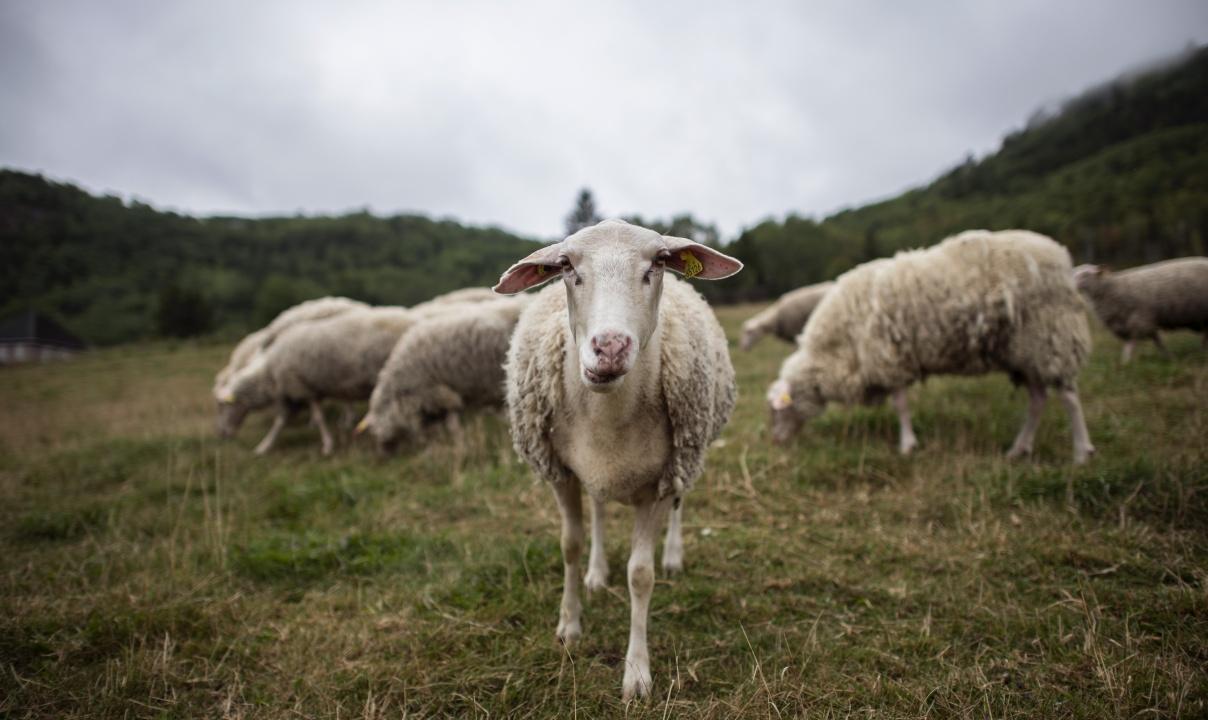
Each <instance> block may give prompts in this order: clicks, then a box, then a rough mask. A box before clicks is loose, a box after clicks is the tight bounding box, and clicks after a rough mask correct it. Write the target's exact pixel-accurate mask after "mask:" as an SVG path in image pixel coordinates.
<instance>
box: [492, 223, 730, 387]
mask: <svg viewBox="0 0 1208 720" xmlns="http://www.w3.org/2000/svg"><path fill="white" fill-rule="evenodd" d="M668 269H670V270H674V271H675V272H679V273H682V274H683V275H684V276H686V277H689V278H692V277H699V278H703V279H706V280H714V279H720V278H724V277H729V276H730V275H733V274H734V273H736V272H738V271H739V270H741V269H742V263H740V262H738V261H737V260H735V259H734V258H731V257H729V256H727V255H723V254H722V253H719V252H717V251H716V250H713V249H712V248H709V247H706V246H704V245H700V244H698V243H695V242H692V241H691V240H686V239H684V238H676V237H670V236H664V235H659V234H658V233H656V232H654V231H653V230H647V229H645V228H641V227H638V226H636V225H630V224H628V223H626V222H623V221H620V220H605V221H604V222H602V223H600V224H598V225H594V226H592V227H589V228H584V229H582V230H580V231H579V232H577V233H575V234H574V235H571V236H570V237H568V238H566V239H565V240H563V241H562V242H560V243H556V244H554V245H550V246H548V247H545V248H542V249H541V250H538V251H537V252H535V253H533V254H532V255H530V256H529V257H527V258H525V259H524V260H522V261H520V262H519V263H517V264H515V265H513V266H512V267H511V268H510V269H509V270H508V271H507V272H506V273H504V275H503V277H502V278H500V280H499V284H498V285H497V286H496V287H495V291H496V292H501V293H514V292H519V291H521V290H524V289H526V288H530V287H535V286H537V285H540V284H542V283H544V282H546V281H548V280H552V279H554V278H560V279H561V280H562V283H563V285H564V286H565V287H566V303H567V310H568V313H569V316H570V317H569V321H570V329H571V333H572V336H573V340H574V344H575V348H576V349H577V351H578V352H577V356H578V366H579V378H580V380H582V382H583V384H584V385H586V386H587V387H588V388H590V389H591V390H593V391H595V392H612V391H613V390H615V389H616V388H617V387H620V385H621V384H622V383H623V381H624V379H625V375H626V374H627V373H628V372H629V371H630V370H632V369H633V367H634V364H635V363H636V362H637V361H638V359H639V358H640V357H641V353H642V350H643V349H644V348H646V347H647V346H648V345H649V343H650V339H651V337H652V336H653V334H654V332H655V330H656V328H657V327H658V312H659V299H660V298H661V296H662V292H663V273H664V271H666V270H668Z"/></svg>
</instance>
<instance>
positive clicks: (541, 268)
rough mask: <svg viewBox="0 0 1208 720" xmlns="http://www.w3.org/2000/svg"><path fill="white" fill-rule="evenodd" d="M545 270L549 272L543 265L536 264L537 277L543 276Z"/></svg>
mask: <svg viewBox="0 0 1208 720" xmlns="http://www.w3.org/2000/svg"><path fill="white" fill-rule="evenodd" d="M547 272H549V271H548V270H546V269H545V266H544V265H538V266H537V275H538V276H539V277H545V273H547Z"/></svg>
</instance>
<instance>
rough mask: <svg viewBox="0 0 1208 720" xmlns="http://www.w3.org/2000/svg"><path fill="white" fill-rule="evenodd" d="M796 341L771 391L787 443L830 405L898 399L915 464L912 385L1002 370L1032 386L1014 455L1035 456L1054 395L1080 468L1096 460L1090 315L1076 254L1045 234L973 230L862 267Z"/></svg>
mask: <svg viewBox="0 0 1208 720" xmlns="http://www.w3.org/2000/svg"><path fill="white" fill-rule="evenodd" d="M797 343H798V346H797V350H796V352H794V353H793V354H792V355H790V356H789V357H788V359H786V360H785V361H784V364H783V366H782V367H781V369H780V377H779V379H777V380H776V382H775V383H773V384H772V386H771V388H770V389H769V390H768V403H769V405H770V407H771V412H772V431H773V439H774V440H776V441H777V442H783V441H785V440H787V439H788V438H789V437H791V436H792V435H793V433H795V432H796V431H797V429H798V428H799V427H800V425H801V424H802V423H803V422H804V421H806V420H808V419H810V418H812V417H814V416H815V415H818V414H819V413H821V412H822V410H823V409H824V408H825V406H826V403H827V402H831V401H836V402H842V403H849V404H851V403H858V402H876V401H878V400H880V399H881V398H883V397H885V396H886V395H892V398H893V404H894V407H895V408H896V409H897V412H898V417H899V420H900V422H901V437H900V443H899V449H900V450H901V452H902V453H903V454H906V453H909V452H910V451H911V450H912V449H913V448H914V447H915V445H916V444H917V441H916V439H915V436H914V430H913V428H912V427H911V424H910V411H909V409H908V407H907V405H906V388H907V387H908V386H909V385H911V384H912V383H914V382H916V381H918V380H921V379H924V378H926V377H927V376H928V375H935V374H942V373H957V374H966V375H978V374H983V373H987V372H993V371H1002V372H1006V373H1008V374H1009V375H1010V376H1011V379H1012V380H1013V381H1014V382H1016V383H1026V384H1027V386H1028V391H1029V394H1030V399H1031V400H1030V404H1029V407H1028V416H1027V419H1026V421H1025V423H1024V425H1023V429H1022V430H1020V432H1019V435H1018V437H1016V439H1015V443H1014V445H1012V447H1011V450H1010V453H1009V455H1010V456H1011V457H1015V456H1018V455H1025V454H1028V453H1030V452H1031V451H1032V441H1033V438H1034V436H1035V434H1036V427H1037V424H1038V423H1039V422H1040V415H1041V412H1042V411H1043V409H1044V403H1045V395H1046V389H1047V388H1049V387H1053V388H1057V389H1058V391H1059V392H1060V393H1061V398H1062V400H1063V401H1064V402H1065V406H1066V410H1067V411H1068V412H1069V416H1070V425H1071V429H1072V433H1073V438H1074V462H1075V463H1082V462H1085V461H1086V459H1087V458H1088V457H1089V456H1090V454H1091V453H1093V452H1094V447H1093V446H1092V445H1091V441H1090V437H1089V436H1088V434H1087V431H1086V423H1085V422H1084V420H1083V417H1082V405H1081V403H1080V402H1079V399H1078V390H1077V379H1078V371H1079V369H1080V368H1081V367H1082V365H1083V364H1084V363H1085V361H1086V358H1087V356H1088V355H1089V354H1090V348H1091V340H1090V331H1089V329H1088V327H1087V321H1086V313H1085V310H1084V305H1083V302H1082V299H1081V298H1080V297H1079V296H1078V292H1077V290H1075V289H1074V284H1073V280H1072V278H1071V271H1070V257H1069V253H1068V252H1066V250H1065V248H1063V247H1061V246H1060V245H1058V244H1057V243H1055V242H1053V241H1052V240H1051V239H1049V238H1047V237H1045V236H1043V235H1038V234H1036V233H1032V232H1028V231H1025V230H1005V231H1002V232H988V231H985V230H970V231H968V232H964V233H961V234H960V235H957V236H955V237H951V238H948V239H947V240H944V241H943V242H941V243H940V244H939V245H936V246H935V247H932V248H928V249H925V250H913V251H909V252H900V253H898V254H897V255H896V256H895V257H894V258H892V259H883V260H875V261H873V262H870V263H866V264H864V265H861V266H859V267H857V268H855V269H854V270H851V271H849V272H847V273H845V274H844V275H842V276H841V277H840V278H839V280H838V281H837V284H836V286H835V288H834V289H833V290H832V291H831V292H830V293H829V294H828V295H827V296H826V299H824V300H823V301H822V304H821V305H819V306H818V309H817V310H816V311H815V312H814V316H813V317H812V318H811V319H810V322H809V324H808V325H806V328H805V332H803V333H802V334H801V337H800V338H798V341H797Z"/></svg>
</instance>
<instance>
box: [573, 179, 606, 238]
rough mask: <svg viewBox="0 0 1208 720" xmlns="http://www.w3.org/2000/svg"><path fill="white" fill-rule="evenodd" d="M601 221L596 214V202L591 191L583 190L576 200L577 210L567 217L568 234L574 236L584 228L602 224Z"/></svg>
mask: <svg viewBox="0 0 1208 720" xmlns="http://www.w3.org/2000/svg"><path fill="white" fill-rule="evenodd" d="M600 219H601V218H600V216H599V215H597V214H596V200H595V198H594V197H592V195H591V190H590V189H588V188H583V189H582V190H580V191H579V197H578V199H576V200H575V209H574V210H572V211H571V213H570V215H567V216H566V234H567V235H574V234H575V233H577V232H578V231H580V230H582V229H583V228H585V227H590V226H592V225H595V224H596V223H598V222H600Z"/></svg>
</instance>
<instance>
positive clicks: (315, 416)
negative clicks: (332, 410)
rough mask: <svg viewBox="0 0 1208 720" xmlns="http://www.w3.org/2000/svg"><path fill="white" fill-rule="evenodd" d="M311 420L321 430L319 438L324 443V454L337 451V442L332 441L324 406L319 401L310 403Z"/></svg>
mask: <svg viewBox="0 0 1208 720" xmlns="http://www.w3.org/2000/svg"><path fill="white" fill-rule="evenodd" d="M310 420H311V422H313V423H314V424H315V425H316V426H317V427H318V428H319V438H320V439H321V440H322V442H323V454H324V455H330V454H331V451H332V450H334V449H335V447H336V444H335V441H334V440H332V439H331V431H330V430H328V429H327V421H326V420H324V419H323V406H322V405H320V404H319V401H318V400H311V401H310Z"/></svg>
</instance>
